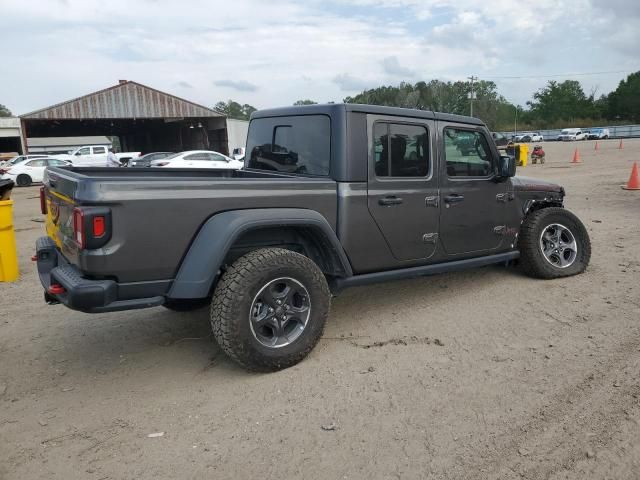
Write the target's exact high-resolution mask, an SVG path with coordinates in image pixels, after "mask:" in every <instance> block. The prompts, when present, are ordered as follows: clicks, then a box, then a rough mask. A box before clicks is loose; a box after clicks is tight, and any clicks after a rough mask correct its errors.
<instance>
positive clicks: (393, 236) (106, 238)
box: [36, 105, 591, 371]
mask: <svg viewBox="0 0 640 480" xmlns="http://www.w3.org/2000/svg"><path fill="white" fill-rule="evenodd" d="M246 152H247V154H246V158H245V168H244V169H243V170H240V171H232V170H228V171H227V170H223V171H220V170H207V169H197V170H194V169H191V170H187V169H173V170H171V169H169V170H168V169H100V168H72V167H70V168H50V169H49V170H48V173H47V176H46V178H45V182H44V186H43V188H42V192H41V200H42V205H41V206H42V210H43V213H46V215H47V221H46V228H47V236H46V237H42V238H40V239H39V240H38V242H37V245H36V257H37V267H38V273H39V275H40V280H41V282H42V285H43V286H44V289H45V299H46V301H47V302H49V303H51V304H54V303H62V304H64V305H66V306H67V307H69V308H72V309H75V310H80V311H82V312H89V313H98V312H110V311H119V310H128V309H135V308H145V307H153V306H159V305H163V306H165V307H166V308H169V309H172V310H189V309H195V308H198V307H202V306H203V305H205V304H209V303H210V304H211V309H210V312H211V313H210V316H211V325H212V328H213V333H214V336H215V338H216V340H217V341H218V343H219V344H220V346H221V347H222V349H223V350H224V351H225V352H226V353H227V354H228V355H229V356H230V357H231V358H232V359H233V360H235V361H236V362H238V363H240V364H241V365H243V366H245V367H247V368H249V369H254V370H263V371H268V370H277V369H281V368H286V367H288V366H291V365H293V364H295V363H297V362H299V361H300V360H302V359H303V358H304V357H305V356H306V355H307V354H308V353H309V352H310V351H311V349H312V348H313V347H314V346H315V344H316V343H317V342H318V340H319V338H320V336H321V335H322V331H323V328H324V325H325V321H326V319H327V316H328V314H329V307H330V301H331V296H332V294H336V293H337V292H339V291H340V290H341V289H343V288H345V287H350V286H356V285H365V284H368V283H372V282H379V281H385V280H393V279H404V278H411V277H418V276H424V275H431V274H435V273H440V272H449V271H454V270H460V269H464V268H471V267H480V266H484V265H489V264H496V263H502V264H508V263H510V262H512V261H515V260H518V263H519V266H520V267H521V268H522V270H523V271H524V272H525V273H526V274H528V275H530V276H532V277H536V278H545V279H550V278H558V277H565V276H569V275H574V274H577V273H581V272H582V271H584V269H585V268H586V267H587V264H588V263H589V258H590V255H591V246H590V241H589V237H588V234H587V231H586V229H585V227H584V226H583V224H582V223H581V222H580V220H579V219H578V218H577V217H576V216H575V215H573V214H572V213H570V212H569V211H567V210H565V209H564V208H563V197H564V194H565V192H564V189H563V188H562V187H560V186H558V185H554V184H552V183H548V182H544V181H540V180H534V179H529V178H523V177H516V176H514V175H515V163H514V159H513V158H512V157H508V156H500V154H499V153H498V150H497V149H496V146H495V144H494V142H493V141H492V138H491V134H490V132H489V131H488V130H487V128H486V127H485V126H484V124H483V123H482V122H481V121H480V120H478V119H475V118H470V117H462V116H455V115H449V114H442V113H434V112H430V111H418V110H407V109H400V108H390V107H377V106H366V105H312V106H303V107H289V108H282V109H271V110H262V111H259V112H256V113H254V114H253V115H252V118H251V123H250V126H249V134H248V139H247V148H246Z"/></svg>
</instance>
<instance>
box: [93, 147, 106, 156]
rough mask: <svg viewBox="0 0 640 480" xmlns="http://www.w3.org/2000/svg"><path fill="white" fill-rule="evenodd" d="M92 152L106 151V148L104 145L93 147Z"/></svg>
mask: <svg viewBox="0 0 640 480" xmlns="http://www.w3.org/2000/svg"><path fill="white" fill-rule="evenodd" d="M93 153H95V154H98V153H107V149H106V148H105V147H93Z"/></svg>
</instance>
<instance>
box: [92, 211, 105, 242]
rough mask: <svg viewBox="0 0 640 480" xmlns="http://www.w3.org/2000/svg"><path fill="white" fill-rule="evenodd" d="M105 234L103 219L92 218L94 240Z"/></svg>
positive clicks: (99, 217)
mask: <svg viewBox="0 0 640 480" xmlns="http://www.w3.org/2000/svg"><path fill="white" fill-rule="evenodd" d="M104 233H105V222H104V217H101V216H98V217H93V236H94V237H96V238H100V237H102V236H103V235H104Z"/></svg>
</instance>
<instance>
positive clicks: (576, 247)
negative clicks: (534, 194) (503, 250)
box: [518, 207, 591, 279]
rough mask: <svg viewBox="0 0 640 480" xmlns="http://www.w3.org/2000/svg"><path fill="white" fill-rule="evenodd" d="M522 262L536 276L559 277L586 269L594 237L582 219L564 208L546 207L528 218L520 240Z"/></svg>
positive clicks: (522, 265)
mask: <svg viewBox="0 0 640 480" xmlns="http://www.w3.org/2000/svg"><path fill="white" fill-rule="evenodd" d="M518 248H519V249H520V265H521V267H522V269H523V271H524V272H525V273H526V274H527V275H530V276H532V277H535V278H544V279H550V278H560V277H568V276H571V275H576V274H578V273H582V272H584V270H585V269H586V268H587V265H589V259H590V258H591V241H590V240H589V234H588V233H587V229H586V228H585V227H584V225H583V224H582V222H581V221H580V219H579V218H578V217H576V216H575V215H574V214H573V213H571V212H570V211H568V210H565V209H564V208H557V207H550V208H543V209H542V210H538V211H536V212H533V213H531V214H530V215H528V216H527V218H526V219H525V221H524V223H523V225H522V228H521V231H520V237H519V240H518Z"/></svg>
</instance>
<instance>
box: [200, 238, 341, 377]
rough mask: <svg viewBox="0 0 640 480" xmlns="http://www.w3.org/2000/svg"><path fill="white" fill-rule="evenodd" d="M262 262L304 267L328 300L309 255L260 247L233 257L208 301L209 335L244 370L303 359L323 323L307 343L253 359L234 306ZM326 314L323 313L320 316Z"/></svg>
mask: <svg viewBox="0 0 640 480" xmlns="http://www.w3.org/2000/svg"><path fill="white" fill-rule="evenodd" d="M266 264H269V265H271V266H272V267H273V266H289V267H301V268H304V269H305V270H306V271H307V272H308V273H310V274H311V275H312V277H313V280H314V282H315V283H316V284H317V285H318V286H319V287H320V288H321V290H322V292H323V294H324V295H326V297H327V298H328V299H330V291H329V286H328V285H327V281H326V278H325V277H324V274H323V273H322V271H321V270H320V269H319V268H318V266H317V265H316V264H315V263H314V262H313V261H312V260H310V259H309V258H307V257H305V256H304V255H301V254H299V253H296V252H293V251H291V250H286V249H283V248H263V249H259V250H254V251H251V252H249V253H247V254H246V255H244V256H242V257H240V258H239V259H238V260H236V261H235V262H234V263H233V264H232V265H231V266H230V267H229V268H228V270H227V271H226V272H225V273H224V274H223V275H222V277H221V278H220V281H219V283H218V285H217V286H216V289H215V292H214V294H213V299H212V302H211V313H210V318H211V328H212V330H213V336H214V338H215V339H216V341H217V342H218V345H219V346H220V348H222V350H223V351H224V352H225V353H226V354H227V355H228V356H229V357H230V358H231V359H232V360H233V361H234V362H236V363H238V364H239V365H241V366H243V367H244V368H246V369H248V370H254V371H274V370H280V369H282V368H287V367H289V366H292V365H294V364H296V363H298V362H300V361H301V360H302V359H303V358H305V357H306V356H307V355H308V354H309V352H311V350H313V348H314V347H315V345H316V344H317V342H318V341H319V340H320V337H321V336H322V332H323V330H324V322H323V324H322V326H321V328H320V330H319V332H318V334H317V335H315V336H314V338H312V340H311V342H309V343H308V344H306V345H305V347H304V348H303V349H301V350H299V351H297V352H295V353H294V354H290V355H288V356H287V358H285V359H282V358H278V359H276V358H273V359H265V358H264V357H260V358H259V359H258V358H256V356H255V355H253V354H252V352H250V351H247V350H246V349H245V348H244V345H243V343H242V342H241V341H240V337H241V336H240V332H239V329H238V326H239V322H238V319H237V318H235V317H234V313H233V310H234V308H233V307H234V306H236V305H237V304H239V303H240V302H242V301H244V300H245V297H246V296H247V293H248V289H249V288H248V287H249V285H250V284H251V281H252V277H253V276H254V275H255V274H256V272H261V271H264V266H265V265H266ZM327 315H328V309H327V312H325V314H324V318H325V319H326V316H327Z"/></svg>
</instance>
